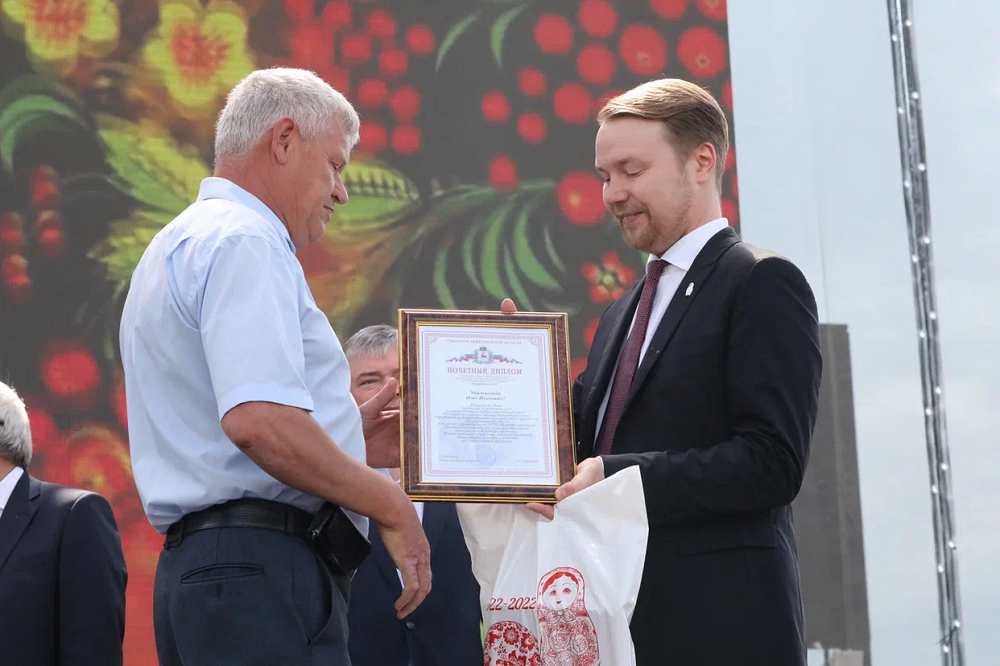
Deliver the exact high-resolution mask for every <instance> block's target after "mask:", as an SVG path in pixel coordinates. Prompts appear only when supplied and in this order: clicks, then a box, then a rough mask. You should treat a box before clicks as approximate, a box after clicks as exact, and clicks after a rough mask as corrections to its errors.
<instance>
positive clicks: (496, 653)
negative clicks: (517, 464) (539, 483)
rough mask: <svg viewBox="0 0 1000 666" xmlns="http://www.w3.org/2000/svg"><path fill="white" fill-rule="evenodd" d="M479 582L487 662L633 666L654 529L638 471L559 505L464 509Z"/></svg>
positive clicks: (462, 518) (526, 665) (500, 665)
mask: <svg viewBox="0 0 1000 666" xmlns="http://www.w3.org/2000/svg"><path fill="white" fill-rule="evenodd" d="M458 516H459V520H460V521H461V523H462V530H463V531H464V532H465V543H466V545H467V546H468V547H469V552H470V553H471V555H472V571H473V573H474V574H475V576H476V579H477V580H478V581H479V586H480V598H479V603H480V605H481V607H482V610H483V626H484V628H485V637H484V638H485V640H484V648H483V649H484V659H483V663H484V665H485V666H507V665H508V664H510V665H513V664H518V665H519V666H520V665H524V666H598V665H599V664H603V665H604V666H628V665H630V664H633V665H634V664H635V650H634V648H633V646H632V638H631V636H630V635H629V629H628V624H629V620H631V618H632V611H633V610H634V609H635V600H636V596H637V595H638V593H639V581H640V580H641V578H642V567H643V562H644V559H645V554H646V540H647V538H648V536H649V525H648V523H647V521H646V503H645V500H644V499H643V494H642V478H641V477H640V475H639V468H638V467H630V468H628V469H625V470H623V471H621V472H619V473H618V474H615V475H613V476H611V477H609V478H607V479H605V480H604V481H602V482H600V483H598V484H596V485H593V486H591V487H590V488H587V489H586V490H583V491H581V492H579V493H577V494H576V495H573V496H572V497H568V498H566V499H565V500H563V501H562V502H560V503H559V506H558V508H557V509H556V515H555V519H554V520H552V521H551V522H550V521H548V520H546V519H545V518H542V517H541V516H538V515H537V514H535V513H532V512H530V511H528V510H527V509H525V508H524V506H523V505H520V504H459V505H458Z"/></svg>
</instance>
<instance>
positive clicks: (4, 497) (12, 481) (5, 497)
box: [0, 467, 24, 511]
mask: <svg viewBox="0 0 1000 666" xmlns="http://www.w3.org/2000/svg"><path fill="white" fill-rule="evenodd" d="M22 474H24V470H23V469H21V468H20V467H15V468H14V469H12V470H10V471H9V472H7V476H5V477H3V479H2V480H0V511H3V510H5V509H6V508H7V502H9V501H10V496H11V493H13V492H14V486H16V485H17V482H18V481H20V480H21V475H22Z"/></svg>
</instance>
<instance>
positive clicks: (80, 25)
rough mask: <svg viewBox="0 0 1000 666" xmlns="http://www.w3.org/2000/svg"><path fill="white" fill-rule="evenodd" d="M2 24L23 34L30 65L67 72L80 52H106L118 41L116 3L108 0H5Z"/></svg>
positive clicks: (15, 34)
mask: <svg viewBox="0 0 1000 666" xmlns="http://www.w3.org/2000/svg"><path fill="white" fill-rule="evenodd" d="M0 5H2V6H3V19H4V27H5V28H6V30H7V34H9V35H11V36H12V37H17V38H21V37H22V36H23V38H24V43H25V46H26V47H27V50H28V58H29V59H30V60H31V62H32V65H34V67H35V68H36V69H38V70H40V71H43V72H50V73H55V74H67V73H69V72H70V71H71V70H72V69H73V68H74V67H75V66H76V62H77V59H78V58H79V57H80V56H81V55H85V56H90V57H100V56H103V55H107V54H108V53H110V52H111V51H112V50H114V48H115V46H116V45H117V44H118V7H117V6H116V5H115V4H113V3H112V2H110V0H6V1H4V2H0Z"/></svg>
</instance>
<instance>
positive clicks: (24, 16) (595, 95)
mask: <svg viewBox="0 0 1000 666" xmlns="http://www.w3.org/2000/svg"><path fill="white" fill-rule="evenodd" d="M0 23H2V28H3V30H2V33H0V215H2V217H0V263H2V280H0V376H2V377H3V378H4V379H5V381H9V382H11V383H12V384H13V385H14V386H16V388H17V389H18V390H19V391H20V392H21V394H22V395H23V396H24V397H25V398H26V400H27V402H28V403H29V406H30V412H31V422H32V429H33V434H34V441H35V451H36V454H35V461H34V462H33V463H32V466H31V472H32V473H33V474H34V475H36V476H38V477H40V478H43V479H46V480H50V481H55V482H58V483H64V484H68V485H71V486H77V487H82V488H89V489H92V490H95V491H98V492H100V493H102V494H103V495H104V496H106V497H107V498H108V499H109V500H110V501H111V502H112V504H113V505H114V508H115V513H116V516H117V519H118V524H119V527H120V529H121V532H122V538H123V541H124V546H125V552H126V556H127V559H128V566H129V586H128V624H127V631H126V655H127V660H126V661H127V663H130V664H140V663H155V648H154V646H153V641H152V619H151V594H152V583H153V572H154V569H155V566H156V559H157V556H158V553H159V550H160V546H161V543H162V539H161V537H159V536H158V535H157V534H156V533H155V532H154V531H153V530H152V529H151V528H150V526H149V524H148V523H147V522H146V520H145V517H144V516H143V513H142V509H141V506H140V503H139V498H138V495H137V493H136V489H135V486H134V484H133V481H132V475H131V469H130V465H129V454H128V441H127V430H126V415H125V405H124V391H123V386H122V373H121V369H120V363H119V358H118V345H117V330H118V322H119V316H120V311H121V305H122V301H123V299H124V295H125V293H126V290H127V287H128V283H129V278H130V275H131V272H132V269H133V268H134V266H135V264H136V262H137V261H138V259H139V256H140V255H141V253H142V251H143V249H144V247H145V245H146V243H147V242H148V241H149V240H150V238H151V237H152V236H153V235H154V234H155V233H156V232H157V231H158V230H159V229H160V228H161V227H163V225H165V224H166V223H167V222H169V221H170V220H171V219H172V218H173V217H174V216H175V215H176V214H177V213H178V212H180V211H181V210H183V209H184V208H185V207H186V206H187V205H188V204H189V203H190V202H191V201H193V200H194V198H195V196H196V194H197V191H198V185H199V182H200V181H201V179H202V178H204V177H206V176H208V175H209V174H210V173H211V164H212V136H213V125H214V122H215V119H216V116H217V114H218V111H219V109H220V108H221V105H222V103H223V100H224V96H225V94H226V92H227V91H228V90H229V89H230V88H231V87H232V86H233V85H234V84H235V83H236V82H237V81H239V80H240V78H241V77H243V76H244V75H245V74H247V73H248V72H250V71H251V70H253V69H254V68H261V67H270V66H277V65H291V66H296V67H305V68H309V69H312V70H314V71H316V72H317V73H318V74H319V75H320V76H322V77H323V78H324V79H326V80H327V81H328V82H330V83H331V84H332V85H333V86H335V87H336V88H337V89H339V90H341V91H342V92H344V93H345V94H346V95H347V96H348V98H349V99H350V100H351V101H352V102H353V103H354V104H355V106H356V107H357V108H358V110H359V111H360V112H361V114H362V120H363V125H362V134H361V143H360V145H359V146H358V148H357V150H356V152H355V155H354V158H353V160H352V163H351V165H350V167H349V168H348V170H347V172H346V174H345V180H346V182H347V186H348V189H349V192H350V203H349V204H348V205H347V206H345V207H343V208H341V209H339V210H338V212H337V214H336V217H335V219H334V220H332V221H331V223H330V225H329V226H328V228H327V231H326V235H325V236H324V238H323V239H322V240H321V241H319V242H317V243H315V244H314V245H313V246H311V247H309V248H308V249H306V250H305V251H303V252H301V253H299V258H300V260H301V262H302V266H303V268H304V270H305V274H306V276H307V278H308V280H309V284H310V286H311V288H312V291H313V294H314V295H315V297H316V301H317V303H318V304H319V306H320V307H321V308H322V309H323V310H324V311H325V312H326V313H327V314H328V315H329V317H330V321H331V323H332V324H333V326H334V329H335V330H336V331H337V333H338V335H339V336H340V337H341V339H346V337H347V336H348V335H350V334H351V333H353V332H354V331H356V330H357V329H358V328H360V327H361V326H363V325H366V324H370V323H375V322H390V323H393V322H395V312H396V309H397V308H398V307H428V308H487V309H495V308H497V307H498V305H499V302H500V299H501V298H503V297H505V296H510V297H513V298H514V299H515V300H516V302H517V303H518V306H519V307H520V308H521V309H523V310H528V309H538V310H555V311H565V312H569V313H570V315H571V319H570V334H571V350H572V355H573V364H574V373H576V372H579V371H580V370H581V367H580V366H581V364H582V363H583V358H584V357H585V356H586V351H587V349H588V346H589V344H590V340H591V338H592V336H593V333H594V329H595V327H596V324H597V318H598V317H599V316H600V314H601V313H602V312H603V311H604V308H605V307H607V305H608V303H609V302H610V301H611V300H613V299H614V298H616V297H618V296H619V295H621V294H622V293H623V291H624V290H625V289H626V288H627V287H628V286H629V285H630V284H631V283H632V282H633V281H634V280H635V278H636V276H637V275H641V271H642V266H643V260H644V258H643V257H642V256H640V255H639V254H638V253H636V252H633V251H631V250H629V248H627V247H626V246H624V244H623V243H622V241H621V237H620V233H619V231H618V229H617V226H616V225H615V224H614V223H613V221H612V220H610V219H609V217H608V215H607V214H606V212H605V210H604V207H603V205H602V201H601V182H600V180H599V179H598V178H597V176H596V175H595V174H594V170H593V141H594V133H595V131H596V125H595V122H594V116H595V114H596V112H597V110H598V109H599V108H600V106H601V104H602V102H603V101H604V100H606V99H607V98H608V97H609V96H611V95H614V94H615V93H616V92H619V91H622V90H625V89H628V88H630V87H632V86H634V85H636V84H638V83H641V82H643V81H646V80H648V79H651V78H658V77H660V76H675V77H682V78H687V79H690V80H693V81H696V82H698V83H700V84H702V85H704V86H705V87H706V88H707V89H708V90H710V91H711V92H712V93H714V94H715V95H716V97H717V98H718V99H719V100H721V101H722V103H723V106H724V108H725V109H726V111H727V113H730V114H731V111H732V92H731V87H730V83H729V66H728V54H727V32H726V4H725V0H690V1H689V0H621V1H619V2H611V1H609V0H548V1H547V0H435V1H434V2H433V3H432V2H426V1H425V2H414V1H412V0H393V1H391V2H362V1H354V2H347V1H344V0H336V1H330V2H326V1H324V0H315V1H314V0H284V1H281V0H239V1H230V0H211V1H210V2H198V1H196V0H160V1H157V0H117V1H115V0H46V1H42V0H0ZM730 126H732V122H731V117H730ZM727 162H728V163H729V172H728V175H727V176H726V181H725V186H724V191H723V195H724V199H723V207H724V213H725V214H726V215H727V216H728V217H729V219H730V221H731V223H733V224H736V223H737V205H736V201H737V181H736V173H735V170H734V168H733V167H734V162H735V155H734V154H733V153H730V154H729V155H728V156H727ZM234 334H238V333H235V332H234Z"/></svg>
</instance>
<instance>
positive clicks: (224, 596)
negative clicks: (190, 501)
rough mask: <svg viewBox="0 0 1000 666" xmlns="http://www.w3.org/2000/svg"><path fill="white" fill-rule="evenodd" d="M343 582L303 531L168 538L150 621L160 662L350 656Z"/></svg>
mask: <svg viewBox="0 0 1000 666" xmlns="http://www.w3.org/2000/svg"><path fill="white" fill-rule="evenodd" d="M348 590H349V583H348V582H347V581H346V579H344V578H343V577H342V576H336V577H335V576H333V575H332V574H331V573H330V570H329V568H328V567H327V566H326V565H325V564H324V563H323V562H322V561H321V560H320V559H319V557H318V556H317V555H316V554H315V553H314V552H313V550H312V549H311V548H310V547H309V545H308V544H307V543H306V542H305V541H304V540H302V539H300V538H298V537H294V536H291V535H287V534H283V533H281V532H276V531H273V530H265V529H256V528H231V527H230V528H219V529H209V530H202V531H200V532H195V533H193V534H190V535H188V536H187V537H186V538H185V539H184V540H183V541H182V542H181V543H180V544H178V545H176V546H173V547H170V548H164V549H163V551H162V552H161V553H160V559H159V562H158V563H157V567H156V583H155V588H154V592H153V625H154V629H155V631H156V651H157V653H158V655H159V659H160V664H161V665H162V666H192V665H193V666H208V665H209V664H211V665H213V666H214V665H219V666H222V665H226V664H233V665H234V666H236V665H239V666H253V665H256V664H260V665H261V666H265V665H266V666H277V665H278V664H288V665H289V666H299V665H302V664H324V666H350V663H351V660H350V656H349V655H348V652H347V600H346V598H345V595H346V594H347V591H348Z"/></svg>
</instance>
